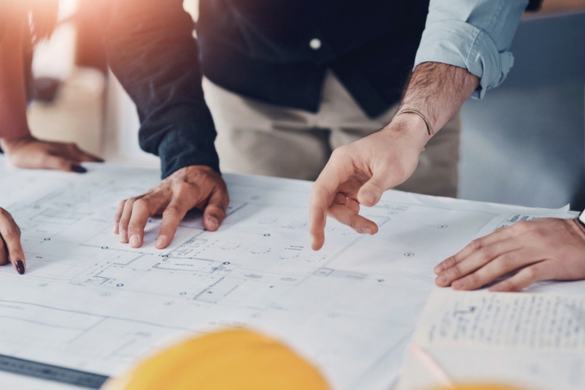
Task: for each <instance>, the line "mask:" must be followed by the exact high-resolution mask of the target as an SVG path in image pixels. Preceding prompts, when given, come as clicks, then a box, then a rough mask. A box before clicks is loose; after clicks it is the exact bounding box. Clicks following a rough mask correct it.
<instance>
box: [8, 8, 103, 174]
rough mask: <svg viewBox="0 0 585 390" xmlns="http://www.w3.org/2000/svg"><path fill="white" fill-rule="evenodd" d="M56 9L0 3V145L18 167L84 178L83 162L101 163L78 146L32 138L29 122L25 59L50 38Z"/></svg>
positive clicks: (55, 17) (26, 65)
mask: <svg viewBox="0 0 585 390" xmlns="http://www.w3.org/2000/svg"><path fill="white" fill-rule="evenodd" d="M57 6H58V2H57V1H56V0H42V1H40V0H0V146H1V147H2V150H3V151H4V153H5V154H6V157H7V158H8V160H9V161H10V162H11V163H12V164H13V165H15V166H17V167H20V168H38V169H59V170H62V171H67V172H77V173H83V172H85V168H83V167H82V166H81V165H80V163H81V162H100V161H102V160H101V159H100V158H98V157H96V156H93V155H91V154H89V153H87V152H85V151H83V150H81V149H79V148H78V147H77V145H75V144H71V143H63V142H50V141H42V140H39V139H37V138H35V137H33V136H32V135H31V132H30V129H29V127H28V123H27V119H26V104H27V96H26V89H27V88H26V83H25V68H26V67H30V63H27V62H28V61H26V60H25V57H27V56H28V54H29V53H27V51H28V50H32V47H33V45H35V44H38V43H39V42H40V41H41V40H43V39H45V38H48V37H49V36H50V35H51V33H52V31H53V29H54V27H55V23H56V19H57ZM29 15H30V27H29Z"/></svg>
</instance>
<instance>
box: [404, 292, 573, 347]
mask: <svg viewBox="0 0 585 390" xmlns="http://www.w3.org/2000/svg"><path fill="white" fill-rule="evenodd" d="M584 313H585V297H583V296H570V295H549V294H546V295H545V294H518V293H488V292H457V291H452V290H438V291H436V292H434V293H433V295H432V296H431V298H430V299H429V302H428V303H427V307H426V309H425V311H424V313H423V315H422V318H421V320H420V322H419V326H418V328H417V331H416V333H415V342H416V343H417V344H419V345H421V346H423V347H449V348H459V347H461V348H490V349H494V348H495V349H510V348H513V349H519V348H520V349H530V350H556V351H562V350H564V351H584V350H585V314H584Z"/></svg>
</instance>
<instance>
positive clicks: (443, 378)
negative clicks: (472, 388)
mask: <svg viewBox="0 0 585 390" xmlns="http://www.w3.org/2000/svg"><path fill="white" fill-rule="evenodd" d="M410 350H411V351H412V353H413V354H414V356H416V357H417V358H418V360H420V362H421V363H422V364H423V366H425V368H426V369H427V370H428V371H429V373H431V374H432V375H433V377H435V379H436V380H437V381H439V383H441V385H443V386H446V387H453V386H454V384H453V381H452V380H451V378H449V376H447V374H446V373H445V371H443V369H442V368H441V366H439V364H438V363H437V362H436V361H435V359H433V357H432V356H431V355H429V354H428V353H427V352H426V351H425V350H424V349H422V348H421V347H419V346H418V345H416V344H414V343H413V344H410Z"/></svg>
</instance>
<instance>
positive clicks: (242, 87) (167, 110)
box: [104, 0, 460, 248]
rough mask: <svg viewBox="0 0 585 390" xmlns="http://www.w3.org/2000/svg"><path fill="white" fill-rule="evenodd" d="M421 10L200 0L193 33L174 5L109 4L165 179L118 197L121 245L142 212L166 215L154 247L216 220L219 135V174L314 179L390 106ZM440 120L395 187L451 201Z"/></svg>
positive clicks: (221, 201)
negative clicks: (195, 211) (188, 227)
mask: <svg viewBox="0 0 585 390" xmlns="http://www.w3.org/2000/svg"><path fill="white" fill-rule="evenodd" d="M427 10H428V0H410V1H403V0H385V1H381V0H365V1H361V2H359V5H358V3H356V2H355V1H349V0H338V1H334V2H329V1H326V0H313V1H306V0H290V1H273V0H246V1H225V0H224V1H211V0H201V1H200V9H199V19H198V21H197V40H195V39H193V36H192V34H193V31H192V30H193V22H192V20H191V18H190V17H189V15H188V14H187V13H185V11H184V10H183V8H182V1H181V0H169V1H164V2H162V1H155V0H116V1H114V2H113V3H112V6H111V7H110V8H109V9H106V11H105V14H106V22H105V23H104V25H105V29H104V31H105V43H106V50H107V52H108V61H109V63H110V66H111V68H112V70H113V72H114V74H115V75H116V76H117V77H118V79H119V80H120V81H121V83H122V85H123V86H124V87H125V88H126V90H127V91H128V93H129V94H130V96H131V97H132V99H133V100H134V102H135V103H136V105H137V106H138V112H139V116H140V120H141V128H140V133H139V137H140V144H141V146H142V148H143V149H144V150H145V151H147V152H150V153H154V154H157V155H159V156H160V157H161V165H162V176H163V178H164V179H163V181H162V182H161V184H160V185H159V186H158V187H157V188H154V189H153V190H151V191H149V192H148V193H146V194H144V195H141V196H138V197H134V198H131V199H128V200H126V201H124V202H122V203H121V204H120V208H119V210H118V213H117V215H116V218H115V229H114V231H115V233H118V234H119V238H120V241H122V242H126V243H127V242H130V246H132V247H138V246H140V245H141V244H142V241H143V230H144V226H145V224H146V221H147V220H148V218H149V216H151V215H153V214H156V213H160V212H163V227H162V229H161V232H160V234H159V237H158V240H157V244H156V246H157V247H158V248H164V247H165V246H167V245H168V244H169V242H170V240H171V239H172V237H173V235H174V233H175V231H176V228H177V225H178V223H179V222H180V220H181V219H182V218H183V216H184V215H185V213H186V212H187V211H188V210H189V209H191V208H193V207H197V208H201V209H204V210H205V211H204V216H203V221H204V224H205V226H206V227H207V228H208V229H209V230H216V229H217V228H218V226H219V224H220V223H221V221H222V220H223V218H224V216H225V209H226V206H227V204H228V197H227V194H226V189H225V184H224V183H223V180H222V179H221V176H220V175H219V169H220V165H219V159H218V156H217V153H216V150H215V148H214V139H215V136H216V129H217V132H218V150H219V151H220V152H222V153H224V154H222V155H221V160H222V168H223V169H225V170H229V171H232V172H237V173H246V174H261V175H269V176H281V177H289V178H296V179H308V180H314V179H315V178H316V177H317V176H318V174H319V172H320V171H321V170H322V169H323V167H324V166H325V164H326V162H327V159H328V158H329V156H330V154H331V150H332V149H334V148H336V147H338V146H341V145H344V144H347V143H349V142H351V141H355V140H357V139H360V138H362V137H364V136H366V135H369V134H372V133H373V132H375V131H377V130H378V129H380V128H381V127H383V126H385V125H386V124H387V123H388V122H389V121H390V118H392V116H393V115H394V114H395V113H396V109H397V107H396V103H397V102H398V101H399V100H400V95H401V92H402V89H403V86H404V82H405V80H406V79H407V77H408V73H409V72H410V69H411V67H412V63H413V61H414V56H415V53H416V48H417V47H418V44H419V41H420V37H421V34H422V31H423V29H424V23H425V19H426V14H427ZM203 76H205V78H203ZM202 79H203V88H202ZM204 91H205V96H204ZM211 114H213V119H212V116H211ZM446 123H447V125H446V128H445V129H443V131H442V132H441V134H439V135H438V136H437V137H435V138H434V139H433V140H432V141H431V142H429V144H428V145H427V151H426V153H425V154H424V155H421V156H420V162H419V164H418V165H419V168H418V169H417V171H416V172H415V173H414V174H413V175H412V177H411V178H410V180H409V181H407V182H405V183H403V184H402V186H401V189H403V190H407V191H413V192H420V193H426V194H433V195H442V196H456V193H457V160H458V148H459V133H460V121H459V116H458V115H455V116H453V118H452V119H451V120H450V121H447V122H446ZM417 158H418V155H417Z"/></svg>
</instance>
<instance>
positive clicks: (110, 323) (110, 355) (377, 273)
mask: <svg viewBox="0 0 585 390" xmlns="http://www.w3.org/2000/svg"><path fill="white" fill-rule="evenodd" d="M87 166H88V168H89V172H88V173H87V174H85V175H74V174H66V173H60V172H49V171H24V170H17V169H14V168H9V167H6V166H4V167H2V168H0V188H2V191H1V192H0V206H2V207H4V208H6V209H7V210H9V211H10V212H11V213H12V214H13V217H14V218H15V220H16V221H17V222H18V224H19V225H20V227H21V230H22V240H23V245H24V249H25V253H26V259H27V271H26V274H25V275H24V276H20V275H18V274H17V273H16V272H15V271H14V269H13V268H12V267H9V266H7V267H0V291H1V294H0V324H1V325H0V326H1V327H2V332H0V353H1V354H6V355H11V356H15V357H19V358H23V359H30V360H35V361H40V362H46V363H50V364H55V365H61V366H65V367H70V368H75V369H81V370H85V371H91V372H96V373H100V374H105V375H116V374H118V373H120V372H121V371H123V370H124V369H126V368H127V367H129V366H130V365H131V364H132V363H133V362H134V361H135V360H136V359H137V358H139V357H141V356H144V355H145V354H151V353H155V352H157V351H159V350H160V349H161V348H164V347H165V346H167V345H169V344H170V343H173V342H176V341H177V340H180V339H181V338H184V337H189V336H193V335H197V334H201V333H204V332H209V331H212V330H216V329H221V328H224V327H231V326H245V327H249V328H251V329H255V330H259V331H261V332H265V333H267V334H269V335H271V336H273V337H277V338H279V339H281V340H282V341H283V342H285V343H286V344H288V345H289V346H291V347H292V348H293V349H295V350H296V351H297V352H298V353H300V354H301V355H303V356H304V357H306V358H307V359H308V360H310V361H312V362H313V363H314V364H315V365H316V366H317V367H318V368H319V369H320V370H321V371H322V372H323V374H324V375H325V376H326V377H327V379H328V381H329V382H330V383H331V385H332V386H333V387H334V388H335V389H365V388H367V389H386V388H388V386H389V385H390V384H392V383H393V382H394V381H395V379H396V377H397V374H398V372H399V369H400V367H401V365H402V361H403V357H404V352H405V348H406V345H407V344H408V342H409V340H410V339H411V337H412V334H413V331H414V326H415V323H416V320H417V318H418V316H419V314H420V312H421V310H422V308H423V306H424V304H425V302H426V300H427V298H428V296H429V294H430V292H431V291H433V289H434V275H433V267H434V266H435V265H436V264H437V263H438V262H439V261H441V260H443V259H444V258H446V257H448V256H450V255H452V254H453V253H455V252H456V251H457V250H459V249H461V248H462V247H463V246H464V245H466V244H467V243H468V242H469V241H470V240H472V239H473V238H475V237H478V236H481V235H484V234H487V233H489V232H491V231H493V230H494V229H495V228H497V227H501V226H507V225H509V224H511V223H513V222H515V221H518V220H522V219H531V218H534V217H542V216H558V217H570V216H572V214H571V213H569V211H568V209H567V208H564V209H560V210H544V209H528V208H522V207H512V206H501V205H493V204H486V203H477V202H469V201H458V200H453V199H444V198H434V197H428V196H422V195H413V194H408V193H401V192H396V191H389V192H387V193H386V194H385V195H384V197H383V199H382V200H381V201H380V203H379V204H378V205H377V206H376V207H373V208H364V209H363V213H362V214H363V215H365V216H366V217H368V218H370V219H372V220H374V221H375V222H376V223H377V224H378V225H379V226H380V231H379V233H378V234H377V235H375V236H363V235H359V234H356V233H354V232H353V231H352V230H351V229H349V228H348V227H345V226H342V225H341V224H339V223H337V222H335V221H333V220H329V221H328V224H327V228H326V243H325V246H324V248H323V249H322V250H321V251H319V252H314V251H312V250H311V249H310V238H309V234H308V204H309V197H310V188H311V183H309V182H303V181H294V180H285V179H274V178H262V177H252V176H238V175H224V177H225V179H226V182H227V183H228V188H229V191H230V198H231V204H230V207H229V209H228V216H227V218H226V220H225V221H224V223H223V225H222V226H221V228H220V229H219V231H218V232H213V233H212V232H207V231H205V230H204V229H203V226H202V224H201V220H200V214H199V213H197V212H193V213H191V214H190V215H189V216H188V217H187V218H186V219H185V221H183V223H182V224H181V227H180V229H179V231H178V232H177V235H176V237H175V239H174V240H173V242H172V244H171V245H170V246H169V247H168V248H166V249H165V250H157V249H156V248H154V241H155V239H156V234H157V231H158V228H159V226H160V219H158V218H151V219H150V220H149V222H148V224H147V227H146V236H145V244H144V246H143V247H142V248H139V249H131V248H129V247H128V245H124V244H120V243H118V241H117V236H115V235H114V234H113V233H112V226H113V215H114V213H115V210H116V206H117V204H118V202H119V201H120V200H121V199H124V198H128V197H131V196H136V195H138V194H141V193H143V192H145V191H146V190H148V189H149V188H151V187H152V186H154V185H156V184H157V183H158V182H159V173H158V171H157V170H151V169H137V168H129V167H121V166H112V165H108V164H103V165H101V164H89V165H87Z"/></svg>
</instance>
